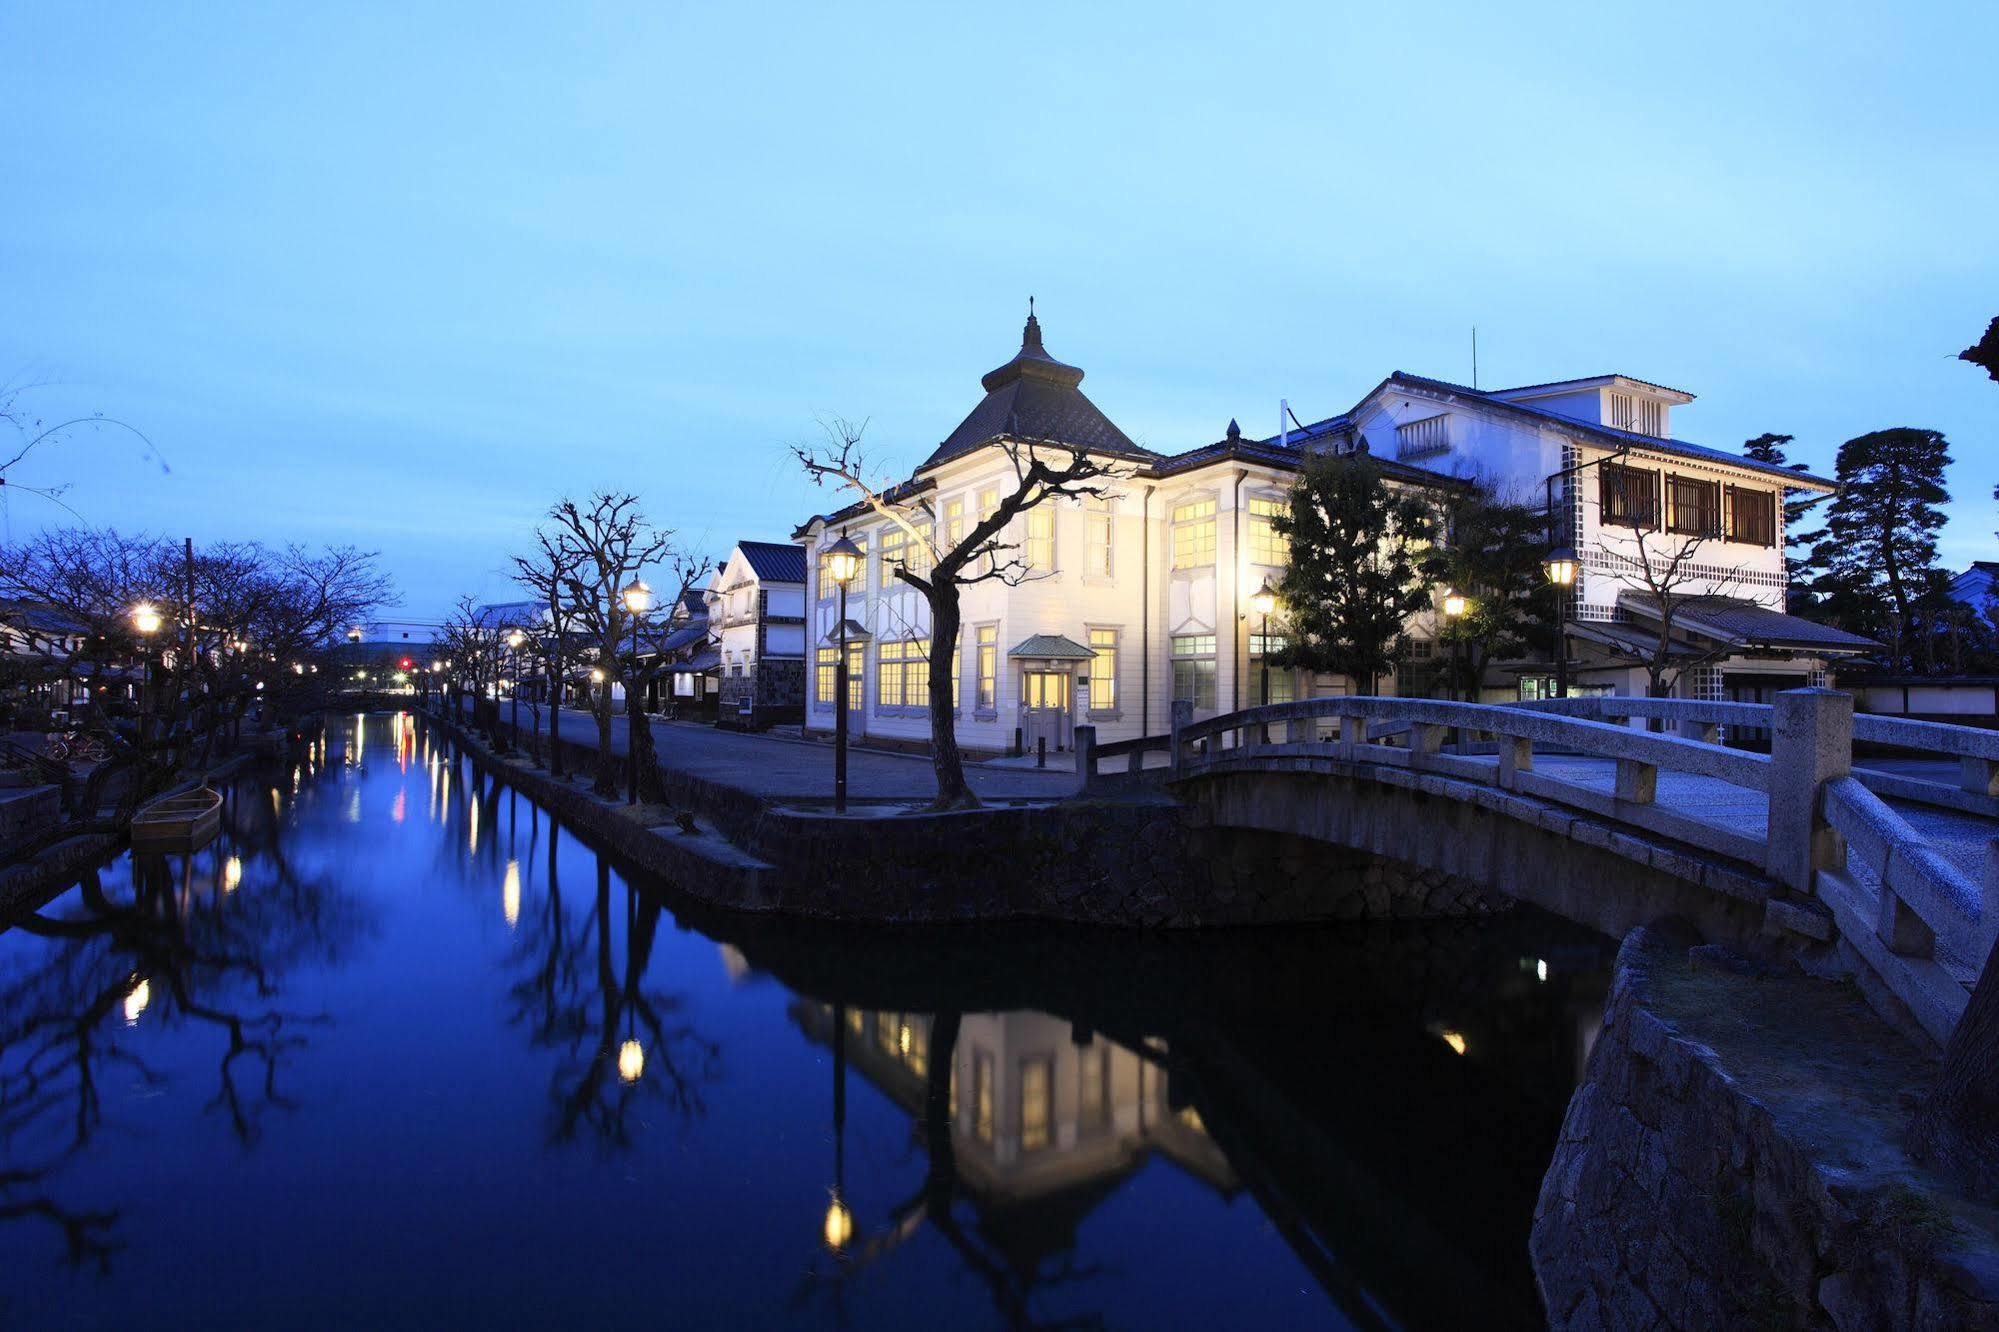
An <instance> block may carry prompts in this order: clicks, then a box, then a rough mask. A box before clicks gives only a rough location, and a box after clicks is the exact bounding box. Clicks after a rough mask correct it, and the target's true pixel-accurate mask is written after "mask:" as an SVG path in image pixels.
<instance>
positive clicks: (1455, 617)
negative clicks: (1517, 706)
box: [1444, 591, 1476, 701]
mask: <svg viewBox="0 0 1999 1332" xmlns="http://www.w3.org/2000/svg"><path fill="white" fill-rule="evenodd" d="M1464 614H1465V597H1464V593H1462V592H1457V591H1447V592H1445V593H1444V619H1445V621H1446V622H1447V623H1448V624H1449V625H1452V626H1455V625H1456V624H1457V622H1458V621H1459V620H1462V619H1463V618H1464ZM1463 646H1464V644H1463V643H1461V642H1459V641H1458V639H1457V638H1456V637H1455V636H1453V637H1452V639H1451V697H1452V698H1456V697H1457V696H1458V683H1459V681H1458V651H1459V649H1461V648H1462V647H1463ZM1473 701H1476V700H1473Z"/></svg>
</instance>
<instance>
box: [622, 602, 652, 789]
mask: <svg viewBox="0 0 1999 1332" xmlns="http://www.w3.org/2000/svg"><path fill="white" fill-rule="evenodd" d="M618 595H619V596H620V597H622V598H623V599H624V603H625V611H626V613H627V614H628V615H629V616H630V617H631V621H632V673H631V675H630V677H629V679H628V682H627V684H626V686H625V687H626V689H627V691H629V690H630V688H631V686H632V685H635V684H637V683H638V679H639V620H640V619H641V618H642V617H643V616H644V615H645V613H646V612H647V611H649V610H651V609H652V607H653V597H652V589H651V588H649V587H647V586H646V585H645V580H644V579H642V578H634V579H632V581H631V582H630V583H628V584H626V586H625V588H624V590H623V591H621V592H619V593H618ZM642 706H643V704H642V703H641V701H640V699H639V697H638V695H637V694H634V693H630V692H627V693H626V695H625V768H626V769H627V771H629V772H630V774H631V783H630V791H629V792H628V794H627V796H626V799H625V803H626V804H628V805H636V804H638V803H639V750H638V726H639V717H638V712H639V708H640V707H642Z"/></svg>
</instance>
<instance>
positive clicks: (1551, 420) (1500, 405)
mask: <svg viewBox="0 0 1999 1332" xmlns="http://www.w3.org/2000/svg"><path fill="white" fill-rule="evenodd" d="M1640 382H1642V381H1640ZM1389 384H1411V385H1414V386H1416V387H1419V388H1427V389H1432V390H1435V391H1438V392H1443V393H1456V394H1461V395H1464V396H1466V397H1470V398H1476V399H1477V400H1478V401H1479V402H1481V403H1483V404H1485V405H1487V406H1490V407H1493V408H1495V409H1497V410H1499V411H1502V412H1517V413H1519V414H1521V415H1523V416H1530V417H1533V418H1534V419H1535V420H1536V421H1539V422H1543V423H1546V424H1548V425H1558V426H1561V427H1562V428H1563V429H1565V430H1569V431H1573V432H1577V433H1580V434H1585V435H1592V436H1595V437H1596V438H1598V439H1602V440H1606V441H1608V442H1609V443H1611V444H1613V445H1625V444H1628V445H1631V446H1632V447H1633V448H1643V449H1649V450H1652V451H1653V452H1657V453H1674V454H1678V455H1680V456H1681V457H1685V458H1697V459H1700V460H1701V461H1703V462H1717V463H1725V464H1727V465H1728V466H1730V467H1741V468H1745V469H1747V470H1748V471H1752V472H1762V473H1764V474H1765V475H1767V476H1772V477H1777V478H1780V479H1782V480H1784V481H1787V482H1789V483H1790V484H1792V485H1797V484H1799V483H1801V482H1803V483H1810V484H1813V485H1818V486H1824V487H1827V488H1828V489H1830V488H1831V487H1832V486H1833V482H1831V481H1829V480H1827V479H1826V478H1825V477H1822V476H1814V475H1812V474H1811V473H1810V472H1794V471H1792V470H1791V469H1790V468H1789V467H1780V466H1778V465H1776V464H1774V463H1763V462H1757V461H1756V460H1755V459H1754V458H1745V457H1743V456H1742V455H1741V454H1739V453H1730V452H1729V451H1728V450H1726V449H1711V448H1708V447H1707V446H1706V445H1704V444H1690V443H1688V442H1687V441H1686V440H1683V439H1661V438H1659V437H1658V436H1656V435H1643V434H1640V433H1638V432H1637V431H1635V430H1618V429H1616V428H1615V427H1612V426H1606V425H1598V424H1596V423H1595V422H1593V421H1582V420H1578V419H1577V418H1575V417H1573V416H1564V415H1562V413H1560V412H1557V411H1551V410H1549V409H1548V408H1545V407H1536V406H1534V405H1533V404H1532V403H1528V402H1512V401H1509V400H1508V399H1505V398H1498V397H1494V396H1493V395H1492V394H1491V393H1488V392H1486V391H1484V390H1483V389H1475V388H1471V387H1469V386H1468V385H1465V384H1453V383H1451V382H1450V381H1449V380H1447V379H1432V378H1430V377H1429V376H1428V375H1412V374H1410V373H1409V372H1407V371H1406V370H1397V371H1395V372H1394V373H1393V374H1391V375H1389V376H1388V378H1386V379H1384V380H1382V381H1381V383H1380V384H1377V385H1376V386H1375V387H1374V388H1373V389H1370V390H1369V391H1368V393H1367V395H1366V397H1363V398H1362V399H1361V401H1362V402H1366V401H1367V399H1368V398H1371V397H1373V396H1374V395H1375V393H1377V392H1379V391H1380V390H1381V389H1382V388H1384V387H1386V386H1387V385H1389Z"/></svg>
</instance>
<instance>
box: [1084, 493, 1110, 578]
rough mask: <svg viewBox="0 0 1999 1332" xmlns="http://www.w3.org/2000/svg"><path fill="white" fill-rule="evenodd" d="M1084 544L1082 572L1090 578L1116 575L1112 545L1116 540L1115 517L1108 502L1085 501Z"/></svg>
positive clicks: (1101, 500)
mask: <svg viewBox="0 0 1999 1332" xmlns="http://www.w3.org/2000/svg"><path fill="white" fill-rule="evenodd" d="M1083 532H1084V535H1085V537H1087V540H1086V541H1085V543H1084V546H1085V549H1084V552H1083V554H1084V559H1085V561H1086V563H1085V564H1084V566H1083V572H1084V573H1086V574H1088V575H1090V576H1091V577H1092V578H1111V577H1114V576H1116V574H1117V562H1116V557H1117V552H1116V550H1115V549H1114V548H1113V545H1112V543H1113V542H1114V541H1115V540H1116V538H1117V516H1116V515H1115V514H1114V513H1112V512H1111V503H1110V501H1109V500H1104V499H1097V500H1090V501H1087V507H1086V508H1085V509H1084V511H1083Z"/></svg>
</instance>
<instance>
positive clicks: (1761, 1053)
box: [1531, 926, 1999, 1332]
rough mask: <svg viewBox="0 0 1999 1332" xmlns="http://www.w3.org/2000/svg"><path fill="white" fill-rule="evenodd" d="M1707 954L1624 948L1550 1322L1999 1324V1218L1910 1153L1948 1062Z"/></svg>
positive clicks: (1549, 1212)
mask: <svg viewBox="0 0 1999 1332" xmlns="http://www.w3.org/2000/svg"><path fill="white" fill-rule="evenodd" d="M1694 942H1695V941H1694V940H1693V939H1692V938H1691V936H1690V935H1689V934H1686V933H1682V932H1680V931H1677V930H1675V929H1673V928H1672V927H1671V926H1662V927H1658V928H1652V929H1640V930H1636V931H1634V932H1633V933H1632V934H1631V936H1630V937H1629V938H1627V940H1626V941H1625V944H1624V946H1623V948H1622V949H1621V950H1620V952H1619V955H1618V964H1617V975H1616V977H1615V980H1614V982H1613V985H1612V989H1611V995H1610V1002H1609V1006H1608V1008H1607V1009H1606V1011H1605V1014H1604V1020H1603V1029H1602V1034H1601V1035H1600V1036H1599V1037H1598V1039H1597V1042H1596V1046H1595V1048H1594V1050H1593V1051H1592V1052H1591V1055H1590V1059H1589V1068H1588V1074H1587V1077H1586V1080H1585V1081H1584V1082H1583V1084H1582V1085H1581V1086H1580V1087H1579V1088H1578V1089H1577V1090H1576V1093H1575V1097H1574V1099H1573V1100H1572V1101H1571V1102H1570V1105H1569V1110H1568V1115H1567V1118H1566V1120H1565V1122H1564V1124H1563V1126H1562V1133H1561V1141H1560V1144H1559V1146H1558V1147H1557V1148H1556V1153H1555V1158H1554V1161H1553V1163H1552V1164H1551V1165H1550V1167H1549V1170H1548V1173H1547V1177H1546V1180H1545V1182H1544V1184H1543V1186H1542V1192H1541V1199H1540V1204H1539V1206H1538V1208H1537V1213H1536V1216H1535V1222H1534V1230H1533V1238H1532V1241H1531V1250H1532V1255H1533V1261H1534V1270H1535V1276H1536V1280H1537V1281H1538V1282H1539V1284H1540V1288H1541V1293H1542V1298H1543V1300H1544V1301H1545V1303H1546V1305H1547V1309H1548V1316H1549V1322H1550V1324H1551V1325H1552V1326H1553V1327H1555V1328H1559V1329H1571V1328H1572V1329H1578V1330H1581V1329H1591V1328H1653V1327H1669V1328H1687V1329H1695V1328H1700V1329H1707V1328H1721V1327H1773V1328H1774V1327H1809V1328H1820V1327H1830V1328H1840V1329H1856V1330H1857V1329H1868V1330H1869V1332H1872V1330H1873V1329H1881V1328H1901V1327H1922V1328H1999V1225H1995V1218H1994V1217H1993V1215H1992V1214H1991V1213H1990V1212H1989V1211H1988V1210H1986V1209H1983V1208H1980V1207H1977V1206H1974V1205H1972V1204H1971V1203H1969V1202H1968V1201H1966V1200H1965V1199H1963V1198H1961V1197H1959V1196H1957V1195H1956V1194H1955V1193H1953V1192H1952V1191H1951V1190H1950V1189H1949V1188H1947V1187H1946V1186H1944V1185H1943V1184H1942V1183H1941V1182H1940V1181H1939V1180H1937V1179H1936V1178H1935V1177H1933V1176H1931V1175H1930V1174H1928V1173H1927V1172H1925V1171H1924V1170H1922V1169H1921V1168H1920V1167H1918V1166H1916V1165H1915V1164H1914V1163H1913V1162H1912V1161H1910V1159H1909V1158H1908V1156H1907V1154H1906V1153H1905V1152H1904V1150H1903V1149H1902V1146H1901V1135H1902V1133H1903V1132H1904V1130H1905V1127H1906V1124H1907V1122H1908V1118H1909V1111H1910V1108H1911V1106H1912V1105H1913V1103H1914V1100H1915V1098H1916V1097H1918V1096H1919V1095H1921V1093H1922V1091H1923V1090H1924V1089H1926V1088H1927V1087H1928V1086H1929V1085H1931V1084H1932V1083H1933V1082H1934V1079H1935V1075H1936V1064H1935V1060H1934V1057H1933V1056H1932V1055H1931V1054H1929V1053H1928V1052H1927V1051H1923V1050H1920V1049H1918V1048H1917V1047H1916V1046H1914V1045H1912V1044H1910V1043H1909V1042H1908V1041H1907V1040H1905V1039H1904V1038H1903V1037H1902V1036H1901V1035H1900V1034H1899V1033H1897V1032H1896V1031H1894V1030H1893V1029H1892V1028H1890V1027H1889V1026H1888V1025H1887V1024H1886V1023H1884V1022H1883V1021H1881V1019H1879V1018H1878V1017H1876V1016H1875V1015H1874V1013H1873V1012H1872V1011H1871V1010H1870V1009H1869V1008H1868V1007H1867V1005H1866V1004H1865V1002H1864V1001H1863V1000H1862V999H1861V998H1860V996H1859V995H1857V994H1856V993H1855V992H1854V991H1853V990H1852V988H1851V987H1848V986H1840V985H1833V984H1830V983H1827V982H1825V981H1821V980H1815V979H1812V978H1809V977H1804V976H1799V975H1796V974H1795V973H1789V972H1784V973H1780V972H1776V971H1774V970H1767V969H1764V968H1760V967H1757V966H1755V965H1753V964H1750V963H1747V962H1744V961H1742V960H1741V959H1738V958H1735V957H1733V956H1732V955H1729V954H1725V953H1722V952H1720V951H1719V950H1716V949H1713V948H1700V947H1694V948H1690V947H1689V945H1690V944H1692V943H1694Z"/></svg>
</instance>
